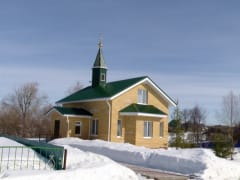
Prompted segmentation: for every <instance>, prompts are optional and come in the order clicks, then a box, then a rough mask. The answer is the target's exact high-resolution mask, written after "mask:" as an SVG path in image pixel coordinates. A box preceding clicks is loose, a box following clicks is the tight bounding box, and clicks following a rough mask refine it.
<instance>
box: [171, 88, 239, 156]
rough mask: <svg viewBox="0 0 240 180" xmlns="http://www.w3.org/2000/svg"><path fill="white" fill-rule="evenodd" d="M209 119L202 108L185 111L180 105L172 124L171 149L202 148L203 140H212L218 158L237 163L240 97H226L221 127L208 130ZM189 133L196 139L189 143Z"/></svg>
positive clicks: (221, 110) (229, 94)
mask: <svg viewBox="0 0 240 180" xmlns="http://www.w3.org/2000/svg"><path fill="white" fill-rule="evenodd" d="M206 117H207V113H206V110H205V109H204V108H202V107H200V106H198V105H195V106H194V107H193V108H189V109H182V110H181V109H180V108H179V104H178V105H177V107H176V108H175V109H174V111H173V114H172V120H171V121H170V123H169V131H170V132H172V133H174V134H175V137H174V138H173V140H172V142H171V145H172V146H174V147H176V148H179V147H189V146H197V147H199V146H201V145H200V144H201V143H202V142H203V140H208V141H211V142H213V146H212V147H213V149H214V151H215V153H216V155H218V156H220V157H228V156H230V157H231V159H233V153H234V146H235V144H236V143H237V142H238V141H239V140H240V95H237V94H234V93H233V92H232V91H230V92H229V93H228V94H227V95H225V96H223V97H222V102H221V108H220V110H219V111H218V112H216V118H217V120H218V121H219V124H221V125H217V126H211V127H209V126H206V122H205V120H206ZM185 132H190V133H191V135H192V138H191V139H188V140H187V142H186V138H185V137H184V135H185ZM203 137H204V138H203Z"/></svg>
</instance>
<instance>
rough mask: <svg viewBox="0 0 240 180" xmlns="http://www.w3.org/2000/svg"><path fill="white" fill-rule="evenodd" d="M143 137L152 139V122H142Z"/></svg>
mask: <svg viewBox="0 0 240 180" xmlns="http://www.w3.org/2000/svg"><path fill="white" fill-rule="evenodd" d="M143 136H144V138H145V139H150V138H152V136H153V122H152V121H144V123H143Z"/></svg>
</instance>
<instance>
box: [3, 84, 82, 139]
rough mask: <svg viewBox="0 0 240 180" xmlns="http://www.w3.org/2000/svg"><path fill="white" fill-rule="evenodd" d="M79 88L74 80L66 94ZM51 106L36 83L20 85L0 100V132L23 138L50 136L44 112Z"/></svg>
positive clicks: (48, 122)
mask: <svg viewBox="0 0 240 180" xmlns="http://www.w3.org/2000/svg"><path fill="white" fill-rule="evenodd" d="M81 88H82V85H81V84H80V83H79V82H76V83H75V84H74V85H73V86H71V87H70V88H69V89H68V90H67V91H66V95H68V94H71V93H73V92H75V91H77V90H79V89H81ZM51 107H52V104H50V103H49V100H48V96H47V95H44V94H41V92H40V91H39V84H38V83H36V82H30V83H25V84H23V85H21V86H20V87H18V88H16V89H14V90H13V91H12V92H11V93H10V94H8V95H6V96H5V97H4V98H2V100H1V101H0V133H1V134H8V135H14V136H17V137H25V138H29V137H48V138H50V136H51V134H50V133H51V130H50V121H49V119H48V117H47V116H46V113H47V112H48V111H49V110H50V109H51Z"/></svg>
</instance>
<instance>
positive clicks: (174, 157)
mask: <svg viewBox="0 0 240 180" xmlns="http://www.w3.org/2000/svg"><path fill="white" fill-rule="evenodd" d="M51 143H52V144H56V145H62V146H64V147H65V148H66V149H67V150H68V158H67V170H62V171H53V170H41V171H36V170H31V169H28V170H24V171H19V170H17V171H10V170H5V171H4V172H3V173H2V174H0V179H13V180H42V179H48V180H55V179H58V180H65V179H71V180H74V179H87V180H95V179H102V180H105V179H106V180H108V179H109V180H112V179H113V180H114V179H116V180H125V179H126V180H127V179H130V180H137V179H139V178H140V179H142V177H139V176H137V175H136V174H135V173H134V172H133V171H131V170H130V169H128V168H126V167H123V166H121V165H119V164H118V163H116V162H114V161H112V160H110V159H109V158H107V157H105V156H108V157H110V158H111V159H113V160H116V161H120V162H125V163H129V164H136V165H141V166H146V167H151V168H157V169H160V170H163V171H171V172H175V173H181V174H188V175H189V174H194V175H197V176H199V177H200V178H201V179H204V180H239V179H240V155H239V153H237V154H236V155H235V157H234V158H235V161H230V160H225V159H221V158H217V157H216V156H215V155H214V154H213V152H212V151H211V150H209V149H180V150H176V149H168V150H164V149H155V150H153V149H148V148H144V147H137V146H133V145H130V144H121V143H109V142H105V141H100V140H92V141H89V140H81V139H78V138H64V139H56V140H54V141H52V142H51ZM3 145H4V146H19V144H18V143H17V144H16V142H14V141H10V140H7V139H6V138H0V146H3ZM92 152H95V153H98V154H102V155H105V156H102V155H97V154H95V153H92Z"/></svg>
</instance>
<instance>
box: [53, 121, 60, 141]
mask: <svg viewBox="0 0 240 180" xmlns="http://www.w3.org/2000/svg"><path fill="white" fill-rule="evenodd" d="M59 131H60V120H55V122H54V138H59Z"/></svg>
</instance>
